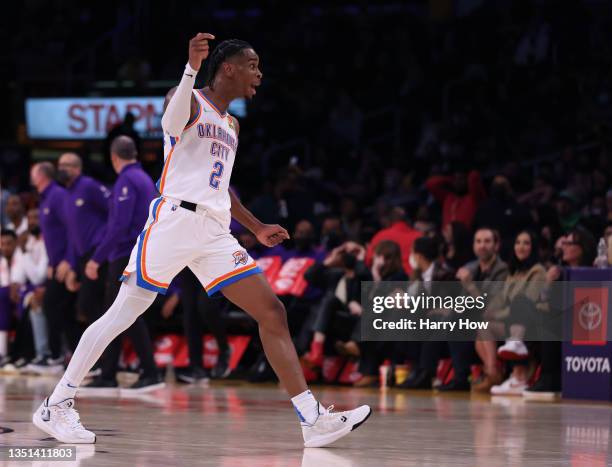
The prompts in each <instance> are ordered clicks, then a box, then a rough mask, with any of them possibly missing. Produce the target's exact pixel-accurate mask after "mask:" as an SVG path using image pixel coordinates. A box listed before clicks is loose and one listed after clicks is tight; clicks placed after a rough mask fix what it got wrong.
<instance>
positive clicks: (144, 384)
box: [119, 376, 166, 397]
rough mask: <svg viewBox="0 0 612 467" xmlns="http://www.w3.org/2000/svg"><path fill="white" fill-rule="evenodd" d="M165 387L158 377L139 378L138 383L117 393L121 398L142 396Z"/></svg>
mask: <svg viewBox="0 0 612 467" xmlns="http://www.w3.org/2000/svg"><path fill="white" fill-rule="evenodd" d="M165 386H166V383H164V380H162V379H161V377H160V376H141V377H140V378H139V379H138V381H136V382H135V383H134V384H132V385H131V386H129V387H127V388H121V389H120V390H119V393H120V395H121V396H128V397H129V396H130V395H133V394H134V395H136V394H144V393H147V392H151V391H155V390H156V389H162V388H164V387H165Z"/></svg>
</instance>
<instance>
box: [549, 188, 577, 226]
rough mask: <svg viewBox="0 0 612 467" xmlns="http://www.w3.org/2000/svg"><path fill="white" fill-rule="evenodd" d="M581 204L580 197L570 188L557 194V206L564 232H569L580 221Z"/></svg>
mask: <svg viewBox="0 0 612 467" xmlns="http://www.w3.org/2000/svg"><path fill="white" fill-rule="evenodd" d="M579 204H580V202H579V200H578V197H577V196H576V195H575V194H574V193H572V192H571V191H570V190H563V191H561V193H559V195H558V196H557V200H556V203H555V207H556V209H557V215H558V216H559V217H558V218H559V224H560V225H561V229H562V231H563V232H565V233H567V232H569V231H570V230H572V229H573V228H574V227H576V226H577V225H578V224H579V223H580V217H581V214H580V210H579V209H578V208H579Z"/></svg>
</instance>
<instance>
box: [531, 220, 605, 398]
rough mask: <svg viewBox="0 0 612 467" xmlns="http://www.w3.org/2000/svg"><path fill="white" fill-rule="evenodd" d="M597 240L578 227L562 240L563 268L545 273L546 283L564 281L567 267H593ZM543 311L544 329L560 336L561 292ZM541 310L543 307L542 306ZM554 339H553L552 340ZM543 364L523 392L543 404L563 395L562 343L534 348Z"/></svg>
mask: <svg viewBox="0 0 612 467" xmlns="http://www.w3.org/2000/svg"><path fill="white" fill-rule="evenodd" d="M595 247H596V243H595V239H594V237H593V235H592V234H591V233H590V232H589V231H588V230H586V229H584V228H581V227H578V228H575V229H573V230H572V231H571V232H570V233H569V234H568V235H567V236H565V237H561V251H562V263H561V264H562V265H561V266H557V265H555V266H552V267H551V268H549V269H548V271H546V282H547V285H548V287H550V286H551V285H552V284H553V283H554V282H555V281H561V280H564V276H565V268H576V267H590V266H592V264H593V260H594V259H595ZM544 294H545V295H547V296H548V299H547V301H546V303H545V304H544V305H545V307H544V308H543V311H544V313H545V314H544V317H545V321H544V323H545V328H546V331H547V333H548V334H549V335H551V336H553V337H554V336H555V335H556V336H561V318H562V316H563V309H564V304H563V302H562V294H561V293H550V290H545V291H544ZM539 308H540V307H539ZM551 338H552V337H551ZM534 347H536V349H535V353H536V354H538V355H539V361H540V365H541V371H540V377H539V378H538V380H537V381H536V382H535V383H534V384H533V385H532V386H530V387H528V388H527V389H525V391H523V397H525V398H527V399H536V400H543V401H551V400H555V399H556V398H557V397H558V395H559V393H560V392H561V342H560V340H559V339H557V340H554V341H553V340H546V341H541V342H538V343H537V345H535V346H534Z"/></svg>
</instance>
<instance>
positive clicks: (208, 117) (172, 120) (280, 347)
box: [33, 33, 371, 447]
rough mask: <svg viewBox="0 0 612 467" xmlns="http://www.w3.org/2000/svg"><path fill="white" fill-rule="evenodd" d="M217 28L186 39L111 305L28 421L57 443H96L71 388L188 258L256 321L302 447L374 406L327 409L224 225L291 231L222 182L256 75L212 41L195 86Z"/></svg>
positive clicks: (267, 291)
mask: <svg viewBox="0 0 612 467" xmlns="http://www.w3.org/2000/svg"><path fill="white" fill-rule="evenodd" d="M211 39H214V36H213V35H211V34H207V33H198V34H197V35H196V36H195V37H194V38H193V39H191V41H190V42H189V62H188V63H187V65H186V66H185V72H184V73H183V77H182V78H181V81H180V83H179V85H178V86H177V87H176V88H174V89H172V90H171V91H170V92H169V93H168V96H167V97H166V103H165V110H164V115H163V118H162V128H163V130H164V144H165V151H164V152H165V164H164V168H163V171H162V175H161V178H160V180H159V182H158V188H159V191H160V193H161V196H160V197H159V198H157V199H155V200H154V201H153V202H152V203H151V207H150V213H149V219H148V220H147V223H146V225H145V228H144V230H143V231H142V233H141V234H140V236H139V237H138V240H137V243H136V245H135V246H134V249H133V250H132V254H131V257H130V261H129V264H128V266H127V268H126V270H125V271H124V273H123V277H122V279H123V282H124V283H123V285H122V286H121V288H120V290H119V293H118V294H117V298H116V299H115V301H114V302H113V304H112V305H111V307H110V308H109V309H108V311H107V312H106V313H105V314H104V315H103V316H102V317H101V318H100V319H98V320H97V321H96V322H94V323H93V324H92V325H91V326H90V327H89V328H88V329H87V330H86V331H85V332H84V333H83V336H82V337H81V341H80V342H79V345H78V347H77V349H76V351H75V353H74V355H73V357H72V359H71V361H70V364H69V365H68V368H67V369H66V372H65V373H64V376H63V377H62V379H61V380H60V382H59V383H58V384H57V386H56V388H55V390H54V391H53V393H52V394H51V396H49V397H47V398H46V399H45V400H44V402H43V403H42V405H41V406H40V408H39V409H38V410H37V411H36V412H34V414H33V422H34V424H35V425H36V426H37V427H38V428H40V429H41V430H43V431H45V432H46V433H48V434H50V435H51V436H53V437H55V438H56V439H58V440H59V441H62V442H64V443H94V442H95V441H96V435H95V434H94V433H92V432H91V431H88V430H86V429H85V428H84V427H83V425H81V422H80V419H79V414H78V412H77V411H76V410H75V409H74V397H75V395H76V391H77V388H78V386H79V384H80V383H81V381H82V380H83V378H84V376H85V375H86V373H87V372H88V371H89V369H90V368H91V366H92V365H93V364H94V363H95V362H96V360H97V359H98V358H99V357H100V354H101V353H102V352H103V350H104V349H105V348H106V346H107V345H108V344H109V343H110V342H111V341H112V340H113V339H114V338H115V337H116V336H117V335H118V334H119V333H121V332H122V331H124V330H125V329H126V328H127V327H128V326H130V325H131V324H132V323H133V322H134V320H135V319H136V318H137V317H138V316H140V315H141V314H142V313H143V312H144V311H145V310H146V309H147V308H148V307H149V306H150V305H151V303H152V302H153V300H154V299H155V296H156V294H157V293H162V294H163V293H165V292H166V290H167V287H168V284H169V283H170V281H171V280H172V278H173V277H174V276H175V275H176V274H177V273H178V272H180V271H181V270H182V269H183V268H184V267H185V266H188V267H189V268H190V269H191V270H192V271H193V272H194V274H195V275H196V276H197V277H198V279H199V280H200V282H201V283H202V285H203V286H204V288H205V290H206V291H207V293H208V294H209V295H213V294H215V293H216V292H219V291H221V292H222V293H223V294H224V295H225V296H226V297H227V298H228V299H229V300H230V301H232V302H233V303H234V304H235V305H237V306H239V307H240V308H242V309H244V310H246V311H247V313H249V314H250V315H251V316H252V317H253V318H254V319H255V320H256V321H257V323H258V325H259V335H260V337H261V340H262V343H263V347H264V350H265V352H266V356H267V357H268V360H269V361H270V364H271V365H272V367H273V368H274V370H275V372H276V374H277V375H278V378H279V380H280V382H281V384H282V385H283V387H284V388H285V389H286V390H287V391H288V393H289V395H290V396H291V401H292V403H293V405H294V407H295V411H296V413H297V415H298V418H299V420H300V422H301V426H302V434H303V436H304V446H305V447H321V446H325V445H328V444H330V443H332V442H333V441H335V440H337V439H339V438H341V437H343V436H345V435H347V434H348V433H349V432H350V431H352V430H353V429H355V428H357V427H358V426H359V425H361V424H362V423H363V422H364V421H365V420H366V419H367V418H368V416H369V415H370V413H371V409H370V407H368V406H367V405H363V406H361V407H358V408H356V409H354V410H350V411H347V412H337V413H336V412H332V411H331V410H330V409H331V408H330V409H325V408H323V406H322V405H321V404H320V403H319V402H318V401H317V400H316V399H315V398H314V396H313V394H312V393H311V392H310V391H309V390H308V388H307V386H306V381H305V380H304V375H303V373H302V369H301V367H300V364H299V362H298V358H297V354H296V352H295V348H294V347H293V343H292V341H291V336H290V335H289V330H288V327H287V317H286V312H285V309H284V307H283V305H282V304H281V302H280V301H279V300H278V298H277V297H276V296H275V295H274V293H273V292H272V289H271V288H270V286H269V284H268V282H267V281H266V279H265V278H264V276H263V274H261V271H260V270H259V268H258V267H257V265H256V263H255V262H254V261H253V259H252V258H251V257H250V256H249V255H248V254H247V252H246V251H245V250H244V249H243V248H241V247H240V245H239V244H238V242H237V241H236V239H235V238H234V237H233V236H232V235H231V234H230V230H229V224H230V220H231V217H234V218H235V219H236V220H237V221H238V222H240V223H241V224H242V225H243V226H244V227H246V228H247V229H249V230H250V231H251V232H253V234H254V235H255V236H256V237H257V239H258V240H259V241H260V242H261V243H263V244H264V245H266V246H268V247H272V246H275V245H278V244H279V243H281V242H282V241H283V240H285V239H287V238H289V235H288V234H287V231H286V230H285V229H284V228H282V227H281V226H279V225H266V224H263V223H261V222H260V221H259V220H257V219H256V218H255V216H253V214H251V212H250V211H248V210H247V209H246V208H245V207H244V206H243V205H242V204H241V203H240V201H239V200H238V199H237V197H236V196H235V195H234V194H233V193H232V192H231V190H229V189H228V187H229V181H230V175H231V172H232V166H233V163H234V158H235V156H236V148H237V146H238V134H239V131H240V127H239V124H238V121H237V120H236V119H235V118H234V117H232V116H231V115H229V114H228V113H227V108H228V106H229V104H230V102H232V100H234V99H237V98H248V99H251V98H252V97H253V96H254V95H255V93H256V88H257V87H258V86H259V85H260V84H261V79H262V76H263V75H262V73H261V71H260V70H259V57H258V56H257V54H256V53H255V51H254V50H253V48H252V47H251V46H250V45H249V44H247V43H246V42H243V41H239V40H228V41H224V42H222V43H221V44H219V45H218V46H217V47H216V48H215V50H214V52H213V53H212V55H211V57H210V60H209V63H208V74H207V79H206V87H204V88H203V89H201V90H194V89H193V86H194V83H195V78H196V75H197V73H198V71H199V69H200V66H201V65H202V62H203V61H204V60H205V59H206V58H207V57H208V53H209V45H208V41H209V40H211Z"/></svg>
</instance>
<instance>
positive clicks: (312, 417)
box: [291, 389, 319, 425]
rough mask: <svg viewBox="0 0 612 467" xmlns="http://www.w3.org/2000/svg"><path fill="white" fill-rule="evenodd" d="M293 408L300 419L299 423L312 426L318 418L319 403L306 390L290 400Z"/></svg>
mask: <svg viewBox="0 0 612 467" xmlns="http://www.w3.org/2000/svg"><path fill="white" fill-rule="evenodd" d="M291 402H293V407H294V408H295V411H296V413H297V415H298V418H299V419H300V422H305V423H308V424H309V425H312V424H314V423H315V422H316V421H317V418H319V403H318V402H317V400H316V399H315V398H314V396H313V395H312V392H310V389H307V390H306V391H304V392H303V393H301V394H298V395H297V396H295V397H292V398H291Z"/></svg>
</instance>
